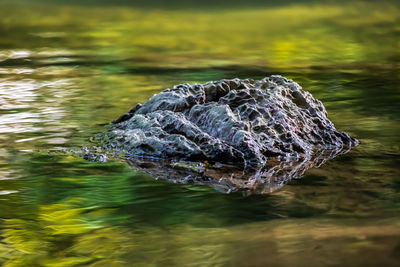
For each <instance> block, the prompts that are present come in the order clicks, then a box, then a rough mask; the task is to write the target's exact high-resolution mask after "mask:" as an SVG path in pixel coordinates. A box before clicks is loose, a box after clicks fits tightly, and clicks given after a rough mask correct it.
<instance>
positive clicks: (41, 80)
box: [0, 1, 400, 266]
mask: <svg viewBox="0 0 400 267" xmlns="http://www.w3.org/2000/svg"><path fill="white" fill-rule="evenodd" d="M9 3H10V2H5V3H3V1H0V13H1V14H0V35H1V38H0V200H1V201H0V229H1V235H0V264H4V265H5V266H82V265H92V266H148V265H155V266H192V265H193V266H241V265H243V266H255V265H256V266H266V265H268V264H269V265H271V266H339V265H340V266H343V265H344V266H376V265H378V264H379V265H382V266H383V265H385V266H396V265H397V266H398V264H399V263H400V172H399V166H400V146H399V141H400V135H399V133H400V124H399V121H400V119H399V118H400V97H399V96H400V75H399V73H400V72H399V59H400V53H399V51H400V46H399V45H400V41H399V33H400V28H399V25H400V16H399V14H400V12H399V11H400V9H399V8H398V6H395V5H394V4H391V3H390V2H385V3H384V4H383V3H377V4H375V3H373V2H370V3H368V4H366V3H364V4H362V3H359V2H357V3H351V4H345V5H342V6H340V5H300V4H299V5H297V6H283V7H276V6H275V7H273V8H267V7H266V8H257V9H251V8H249V9H246V10H241V9H229V10H222V9H221V10H204V11H201V10H185V9H183V10H175V11H173V10H157V9H137V8H127V7H110V6H108V7H98V8H96V9H94V8H90V7H78V6H70V7H55V6H48V5H46V6H33V7H32V6H23V5H21V6H18V5H15V4H12V5H11V4H9ZM270 74H282V75H284V76H286V77H288V78H292V79H294V80H295V81H297V82H298V83H299V84H301V85H302V86H303V88H304V89H305V90H307V91H309V92H311V93H312V94H313V95H314V96H315V97H316V98H318V99H320V100H321V101H322V102H323V103H324V104H325V107H326V109H327V110H328V115H329V118H330V119H331V120H332V121H333V122H334V123H335V125H336V127H337V128H338V129H340V130H342V131H346V132H348V133H350V134H351V135H353V136H355V137H356V138H358V139H359V141H360V145H359V146H358V147H356V148H355V149H353V150H352V151H351V152H350V153H348V154H346V155H342V156H339V157H337V158H335V159H333V160H330V161H328V162H327V163H326V164H324V165H323V166H321V167H320V168H316V169H311V170H309V171H307V173H306V176H305V177H303V178H302V179H297V180H292V181H291V182H289V184H287V185H286V186H284V187H282V188H281V189H279V190H277V191H275V192H273V193H271V194H268V195H258V196H243V195H242V194H240V193H233V194H221V193H219V192H217V191H215V190H213V189H212V188H209V187H203V186H194V185H183V184H173V183H168V182H167V181H164V180H161V179H160V180H156V179H154V178H153V177H149V176H147V175H144V174H141V173H138V172H135V171H133V170H132V169H131V168H129V166H128V165H127V164H124V163H121V162H118V161H112V160H111V161H108V162H107V163H104V164H101V163H93V162H87V161H84V160H82V159H79V158H75V157H72V156H68V155H61V154H60V155H58V154H48V153H46V151H49V150H52V149H56V148H61V147H79V146H82V145H86V144H87V143H88V138H89V137H90V136H92V135H93V134H95V133H98V132H100V131H102V130H103V129H104V127H105V124H106V123H108V122H109V121H111V120H113V119H115V118H117V117H118V116H119V115H120V114H122V113H123V112H126V111H127V110H129V109H130V108H131V107H132V106H133V105H134V104H136V103H138V102H142V103H143V102H144V101H146V99H148V98H149V97H150V96H152V95H153V94H155V93H157V92H159V91H161V90H162V89H164V88H167V87H171V86H173V85H174V84H177V83H184V82H189V83H195V82H205V81H208V80H219V79H222V78H233V77H239V78H246V77H250V78H261V77H264V76H268V75H270Z"/></svg>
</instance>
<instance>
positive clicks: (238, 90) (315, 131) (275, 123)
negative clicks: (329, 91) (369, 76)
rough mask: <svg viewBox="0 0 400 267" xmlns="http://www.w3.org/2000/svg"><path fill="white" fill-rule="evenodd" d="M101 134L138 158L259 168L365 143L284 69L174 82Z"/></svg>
mask: <svg viewBox="0 0 400 267" xmlns="http://www.w3.org/2000/svg"><path fill="white" fill-rule="evenodd" d="M96 139H97V141H99V142H100V144H101V146H102V148H103V149H106V150H109V151H113V152H115V153H117V154H121V153H123V154H125V155H126V156H127V157H132V158H143V159H166V160H172V161H177V160H184V161H209V162H222V163H226V164H231V165H239V166H242V167H246V168H249V167H250V168H253V169H259V168H261V167H262V166H265V165H266V164H267V163H268V161H269V160H271V159H273V160H276V159H277V160H278V161H285V162H288V161H289V162H303V161H304V160H306V161H307V160H312V155H313V153H315V151H321V150H331V151H341V150H343V149H348V148H350V147H352V146H354V145H357V143H358V141H357V140H356V139H354V138H352V137H351V136H349V135H348V134H347V133H344V132H339V131H337V130H336V129H335V127H334V125H333V123H332V122H331V121H329V119H328V118H327V113H326V110H325V108H324V106H323V105H322V103H321V102H320V101H319V100H317V99H314V98H313V97H312V95H311V94H310V93H308V92H305V91H303V90H302V88H301V87H300V86H299V85H298V84H297V83H295V82H293V81H292V80H289V79H286V78H284V77H281V76H279V75H273V76H270V77H267V78H264V79H261V80H256V81H255V80H251V79H244V80H240V79H237V78H236V79H231V80H221V81H216V82H207V83H205V84H194V85H190V84H180V85H177V86H174V87H173V88H172V89H166V90H164V91H162V92H160V93H159V94H157V95H155V96H153V97H152V98H150V99H149V100H148V101H147V102H146V103H144V104H143V105H141V104H138V105H137V106H135V107H134V108H133V109H132V110H130V111H129V112H128V113H126V114H123V115H122V116H121V117H120V118H118V119H117V120H116V121H114V122H113V123H112V124H111V126H110V128H109V129H108V130H107V131H106V132H105V133H104V134H100V135H98V136H97V138H96Z"/></svg>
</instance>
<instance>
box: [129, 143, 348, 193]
mask: <svg viewBox="0 0 400 267" xmlns="http://www.w3.org/2000/svg"><path fill="white" fill-rule="evenodd" d="M349 150H350V148H345V149H336V150H320V151H315V152H314V153H313V155H312V156H311V157H310V158H306V159H304V160H299V161H281V160H279V159H278V158H270V159H269V160H268V161H267V164H266V165H265V166H263V167H261V168H258V169H243V168H241V167H239V166H232V165H224V164H219V163H216V164H212V165H211V164H207V163H206V164H204V163H200V162H182V161H181V162H174V163H171V162H168V161H151V160H148V159H138V158H130V159H127V160H126V161H127V163H128V164H129V165H130V166H131V167H132V169H134V170H135V171H139V172H143V173H146V174H149V175H150V176H152V177H154V178H162V179H165V180H167V181H170V182H173V183H181V184H194V185H207V186H211V187H212V188H214V189H216V190H218V191H220V192H222V193H226V194H229V193H232V192H238V191H239V192H242V193H243V194H244V195H252V194H268V193H271V192H273V191H275V190H277V189H279V188H281V187H282V186H284V185H285V184H286V183H287V182H289V181H290V180H291V179H299V178H301V177H303V176H304V173H305V172H306V171H307V170H309V169H311V168H318V167H320V166H321V165H322V164H324V163H325V162H326V161H327V160H329V159H333V158H335V157H336V156H338V155H341V154H345V153H347V152H348V151H349Z"/></svg>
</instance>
